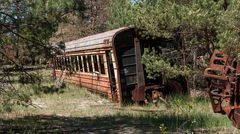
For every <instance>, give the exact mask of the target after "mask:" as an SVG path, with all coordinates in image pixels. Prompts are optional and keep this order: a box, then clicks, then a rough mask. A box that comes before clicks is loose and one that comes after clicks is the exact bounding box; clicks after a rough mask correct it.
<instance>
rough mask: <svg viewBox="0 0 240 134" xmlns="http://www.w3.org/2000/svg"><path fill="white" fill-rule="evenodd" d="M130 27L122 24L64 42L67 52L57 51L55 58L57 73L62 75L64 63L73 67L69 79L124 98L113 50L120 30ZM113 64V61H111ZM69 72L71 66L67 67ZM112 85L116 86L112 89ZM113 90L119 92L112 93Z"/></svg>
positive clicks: (115, 96) (109, 96) (118, 98)
mask: <svg viewBox="0 0 240 134" xmlns="http://www.w3.org/2000/svg"><path fill="white" fill-rule="evenodd" d="M129 29H131V28H128V27H123V28H119V29H115V30H112V31H107V32H104V33H100V34H96V35H92V36H88V37H84V38H81V39H78V40H74V41H71V42H67V43H65V54H64V55H57V56H56V57H55V59H54V67H55V69H54V72H55V74H56V76H57V77H60V76H61V73H62V70H63V69H64V65H65V64H67V65H71V66H72V67H73V72H76V73H74V74H72V75H68V76H67V77H66V79H65V81H66V82H69V83H73V84H77V85H80V86H83V87H86V88H88V89H89V90H92V91H95V92H99V93H103V94H107V95H108V98H109V99H110V100H111V101H115V102H121V101H122V93H121V84H120V76H119V69H118V63H117V62H116V52H114V46H113V43H114V41H113V40H114V38H115V36H116V35H117V34H118V33H121V32H123V31H127V30H129ZM107 54H110V56H109V57H110V59H111V60H109V62H111V65H112V68H113V70H112V71H113V74H111V75H113V76H114V78H112V79H114V80H115V81H114V83H112V84H114V85H112V86H114V87H111V80H110V74H109V70H110V69H109V65H108V63H107ZM109 64H110V63H109ZM67 70H68V72H69V70H70V68H67ZM111 88H115V89H114V90H115V91H113V90H112V89H111ZM113 92H116V93H115V94H114V95H113ZM113 97H114V98H113Z"/></svg>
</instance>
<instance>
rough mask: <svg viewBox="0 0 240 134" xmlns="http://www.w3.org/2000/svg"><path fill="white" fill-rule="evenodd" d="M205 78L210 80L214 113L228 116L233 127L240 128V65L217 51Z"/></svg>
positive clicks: (210, 93) (205, 73) (206, 70)
mask: <svg viewBox="0 0 240 134" xmlns="http://www.w3.org/2000/svg"><path fill="white" fill-rule="evenodd" d="M204 76H205V77H206V79H207V80H209V85H208V87H209V89H208V94H209V97H210V100H211V104H212V108H213V111H214V112H215V113H221V114H226V115H227V116H228V118H229V119H230V120H231V121H232V123H233V125H234V126H235V127H237V128H240V87H239V84H240V63H239V62H237V61H236V60H234V59H231V58H230V57H229V56H228V55H226V54H225V53H223V52H220V51H219V50H215V51H214V53H213V55H212V57H211V60H210V65H209V67H208V68H207V69H205V71H204Z"/></svg>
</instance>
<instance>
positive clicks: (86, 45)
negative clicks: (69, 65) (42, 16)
mask: <svg viewBox="0 0 240 134" xmlns="http://www.w3.org/2000/svg"><path fill="white" fill-rule="evenodd" d="M128 29H131V28H130V27H121V28H118V29H114V30H110V31H106V32H103V33H99V34H95V35H90V36H87V37H83V38H80V39H77V40H73V41H70V42H66V43H65V52H71V51H79V50H84V49H94V48H98V47H109V46H111V45H112V44H111V43H108V44H106V43H105V41H109V42H112V40H113V38H114V37H115V35H117V34H118V33H120V32H122V31H125V30H128Z"/></svg>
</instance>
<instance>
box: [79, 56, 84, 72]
mask: <svg viewBox="0 0 240 134" xmlns="http://www.w3.org/2000/svg"><path fill="white" fill-rule="evenodd" d="M81 57H82V56H78V63H79V71H80V72H83V66H82V58H81Z"/></svg>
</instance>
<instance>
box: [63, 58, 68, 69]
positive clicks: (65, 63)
mask: <svg viewBox="0 0 240 134" xmlns="http://www.w3.org/2000/svg"><path fill="white" fill-rule="evenodd" d="M64 65H65V68H64V69H67V66H68V63H67V57H64Z"/></svg>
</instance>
